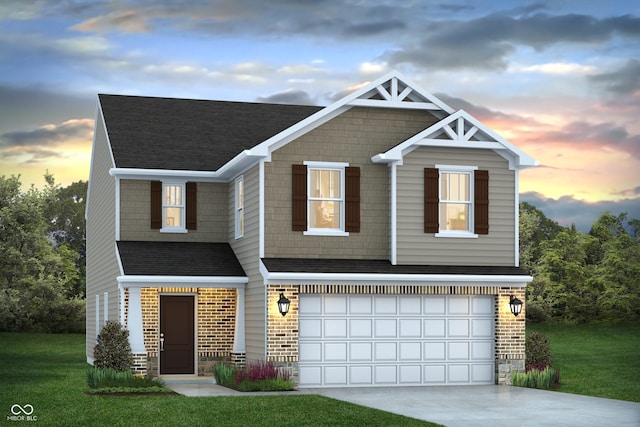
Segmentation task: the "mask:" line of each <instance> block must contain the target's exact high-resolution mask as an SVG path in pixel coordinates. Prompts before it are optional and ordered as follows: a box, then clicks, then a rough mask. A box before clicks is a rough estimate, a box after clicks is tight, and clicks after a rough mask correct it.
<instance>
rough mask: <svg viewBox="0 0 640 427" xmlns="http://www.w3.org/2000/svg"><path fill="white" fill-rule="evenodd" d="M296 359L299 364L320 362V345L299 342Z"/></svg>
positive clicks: (317, 343)
mask: <svg viewBox="0 0 640 427" xmlns="http://www.w3.org/2000/svg"><path fill="white" fill-rule="evenodd" d="M298 359H299V360H300V362H321V361H322V343H319V342H300V344H299V345H298Z"/></svg>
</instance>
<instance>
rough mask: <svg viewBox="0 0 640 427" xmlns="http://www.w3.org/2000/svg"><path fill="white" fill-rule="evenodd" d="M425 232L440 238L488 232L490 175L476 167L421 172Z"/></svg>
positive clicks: (442, 168)
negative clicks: (422, 178)
mask: <svg viewBox="0 0 640 427" xmlns="http://www.w3.org/2000/svg"><path fill="white" fill-rule="evenodd" d="M424 173H425V175H424V232H425V233H435V235H436V236H439V237H478V235H479V234H488V233H489V172H488V171H486V170H478V168H477V167H475V166H450V165H436V167H435V168H426V169H425V170H424Z"/></svg>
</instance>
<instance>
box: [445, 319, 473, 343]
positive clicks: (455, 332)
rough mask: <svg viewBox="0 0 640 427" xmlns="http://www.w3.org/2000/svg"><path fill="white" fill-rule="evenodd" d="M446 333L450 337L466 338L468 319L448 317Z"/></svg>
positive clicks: (467, 334) (467, 335)
mask: <svg viewBox="0 0 640 427" xmlns="http://www.w3.org/2000/svg"><path fill="white" fill-rule="evenodd" d="M447 326H448V334H447V336H448V337H450V338H468V337H469V336H470V334H469V320H467V319H450V320H449V321H448V322H447Z"/></svg>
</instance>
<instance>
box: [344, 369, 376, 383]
mask: <svg viewBox="0 0 640 427" xmlns="http://www.w3.org/2000/svg"><path fill="white" fill-rule="evenodd" d="M349 383H350V384H353V385H372V384H373V367H372V366H371V365H366V366H351V367H349Z"/></svg>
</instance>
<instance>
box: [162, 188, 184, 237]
mask: <svg viewBox="0 0 640 427" xmlns="http://www.w3.org/2000/svg"><path fill="white" fill-rule="evenodd" d="M184 210H185V209H184V185H183V184H163V186H162V228H163V229H184V228H185V227H184Z"/></svg>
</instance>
